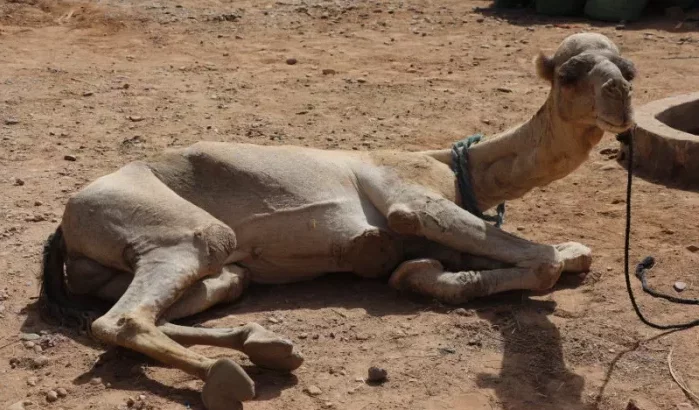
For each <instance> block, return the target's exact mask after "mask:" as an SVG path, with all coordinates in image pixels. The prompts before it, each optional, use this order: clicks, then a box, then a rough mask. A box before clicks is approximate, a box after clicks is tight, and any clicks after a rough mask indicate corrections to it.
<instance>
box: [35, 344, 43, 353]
mask: <svg viewBox="0 0 699 410" xmlns="http://www.w3.org/2000/svg"><path fill="white" fill-rule="evenodd" d="M33 349H34V353H39V354H41V353H43V352H44V348H43V347H41V346H40V345H34V347H33Z"/></svg>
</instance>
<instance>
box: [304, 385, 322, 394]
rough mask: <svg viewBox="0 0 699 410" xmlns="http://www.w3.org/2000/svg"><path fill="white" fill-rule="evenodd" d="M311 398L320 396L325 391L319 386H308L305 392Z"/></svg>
mask: <svg viewBox="0 0 699 410" xmlns="http://www.w3.org/2000/svg"><path fill="white" fill-rule="evenodd" d="M303 391H304V392H305V393H306V394H308V395H309V396H319V395H320V394H322V393H323V391H322V390H321V389H320V387H318V386H308V387H306V388H305V389H304V390H303Z"/></svg>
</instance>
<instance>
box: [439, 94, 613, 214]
mask: <svg viewBox="0 0 699 410" xmlns="http://www.w3.org/2000/svg"><path fill="white" fill-rule="evenodd" d="M602 135H603V131H602V130H601V129H599V128H597V127H595V126H589V125H581V124H574V123H571V122H567V121H565V120H563V119H562V118H560V116H559V115H558V114H557V110H556V109H555V106H554V104H553V100H552V98H551V97H550V96H549V98H548V99H547V100H546V103H545V104H544V105H543V106H542V107H541V108H540V109H539V111H538V112H537V113H536V114H535V115H534V116H533V117H532V118H530V119H529V120H528V121H526V122H524V123H523V124H521V125H519V126H517V127H514V128H511V129H509V130H507V131H504V132H502V133H500V134H497V135H494V136H492V137H488V138H486V139H485V140H484V141H483V142H481V143H479V144H476V145H473V146H472V147H471V148H470V149H469V154H468V155H469V169H470V174H471V179H472V185H473V190H474V193H475V196H476V199H477V201H478V206H479V208H480V210H481V211H485V210H487V209H489V208H492V207H493V206H495V205H497V204H499V203H501V202H503V201H506V200H512V199H516V198H519V197H521V196H523V195H524V194H526V193H527V192H529V191H530V190H532V189H533V188H536V187H541V186H545V185H548V184H549V183H551V182H553V181H555V180H557V179H560V178H563V177H565V176H566V175H568V174H570V173H571V172H573V171H574V170H575V169H576V168H578V167H579V166H580V165H581V164H582V163H583V162H584V161H585V160H586V159H587V157H588V155H589V153H590V151H591V149H592V148H593V147H594V146H595V145H596V144H597V143H598V142H599V141H600V139H601V138H602ZM426 154H428V155H431V156H433V157H434V158H436V159H438V160H439V161H442V162H445V163H448V164H451V156H450V155H448V154H449V152H448V151H445V150H442V151H432V152H427V153H426Z"/></svg>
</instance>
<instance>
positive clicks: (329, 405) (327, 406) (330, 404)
mask: <svg viewBox="0 0 699 410" xmlns="http://www.w3.org/2000/svg"><path fill="white" fill-rule="evenodd" d="M323 408H324V409H333V408H335V404H333V402H331V401H326V402H325V403H323Z"/></svg>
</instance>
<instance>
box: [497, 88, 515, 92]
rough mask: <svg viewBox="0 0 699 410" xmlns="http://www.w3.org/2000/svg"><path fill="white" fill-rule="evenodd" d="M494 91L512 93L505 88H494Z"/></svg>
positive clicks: (509, 89)
mask: <svg viewBox="0 0 699 410" xmlns="http://www.w3.org/2000/svg"><path fill="white" fill-rule="evenodd" d="M496 90H498V91H500V92H501V93H511V92H512V89H511V88H507V87H498V88H496Z"/></svg>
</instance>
